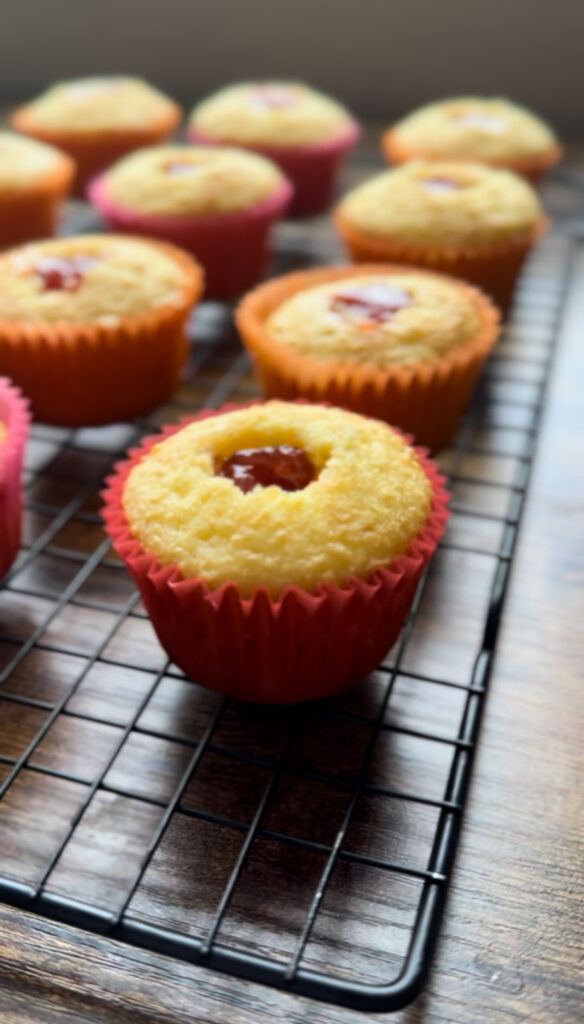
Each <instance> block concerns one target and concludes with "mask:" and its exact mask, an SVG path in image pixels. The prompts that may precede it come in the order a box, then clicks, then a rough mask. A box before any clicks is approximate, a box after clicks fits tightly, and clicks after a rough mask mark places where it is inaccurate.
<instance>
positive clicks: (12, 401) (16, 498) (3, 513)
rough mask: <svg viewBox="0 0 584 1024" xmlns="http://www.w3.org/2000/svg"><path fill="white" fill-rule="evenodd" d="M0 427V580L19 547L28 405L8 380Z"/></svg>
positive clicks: (0, 401)
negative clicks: (2, 432)
mask: <svg viewBox="0 0 584 1024" xmlns="http://www.w3.org/2000/svg"><path fill="white" fill-rule="evenodd" d="M0 423H2V424H3V425H4V426H5V427H6V431H7V435H6V437H5V438H4V440H3V441H0V580H1V579H2V578H3V577H4V576H5V575H6V573H7V572H8V570H9V568H10V566H11V565H12V562H13V561H14V558H15V557H16V554H17V552H18V549H19V547H20V527H21V518H22V497H21V475H22V459H23V455H24V447H25V444H26V439H27V437H28V427H29V423H30V413H29V407H28V401H27V400H26V399H25V398H24V397H23V396H22V393H21V392H20V391H19V390H18V388H15V387H14V386H13V385H12V384H11V382H10V381H9V380H8V378H7V377H0Z"/></svg>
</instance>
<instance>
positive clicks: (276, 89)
mask: <svg viewBox="0 0 584 1024" xmlns="http://www.w3.org/2000/svg"><path fill="white" fill-rule="evenodd" d="M296 102H297V100H296V96H295V95H294V93H293V92H292V90H291V89H286V88H285V87H284V86H281V85H258V86H256V87H255V89H254V90H253V92H252V94H251V96H250V103H251V104H252V106H254V107H264V108H265V109H267V110H279V109H283V108H285V107H293V106H294V105H295V104H296Z"/></svg>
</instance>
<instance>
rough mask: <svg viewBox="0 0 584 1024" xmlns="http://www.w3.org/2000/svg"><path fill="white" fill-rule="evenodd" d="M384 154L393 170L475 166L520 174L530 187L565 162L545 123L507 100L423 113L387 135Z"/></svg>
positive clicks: (453, 102)
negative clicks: (436, 164)
mask: <svg viewBox="0 0 584 1024" xmlns="http://www.w3.org/2000/svg"><path fill="white" fill-rule="evenodd" d="M383 149H384V152H385V154H386V156H387V159H388V160H389V161H390V163H392V164H402V163H405V162H406V161H407V160H417V159H425V160H473V161H476V162H477V163H485V164H491V165H492V166H494V167H503V168H506V169H507V170H511V171H516V172H517V173H518V174H521V175H523V177H525V178H528V179H529V180H530V181H532V182H538V181H539V180H540V178H542V177H543V175H544V174H545V173H546V171H548V170H550V168H552V167H554V166H555V165H556V164H557V163H558V162H559V160H561V157H562V148H561V146H560V145H559V143H558V140H557V138H556V136H555V135H554V133H553V131H552V130H551V128H550V127H549V126H548V125H547V124H546V123H545V121H542V120H541V119H540V118H539V117H536V116H535V114H532V113H531V112H530V111H529V110H526V109H525V108H524V107H520V106H518V105H517V104H515V103H510V102H509V100H504V99H481V98H479V97H476V96H468V97H461V98H457V99H448V100H441V101H440V102H438V103H430V104H429V105H428V106H425V107H421V108H420V109H419V110H416V111H414V112H413V113H412V114H409V115H408V117H405V118H403V120H401V121H398V122H397V124H395V125H393V127H392V128H389V129H388V130H387V131H386V133H385V134H384V136H383Z"/></svg>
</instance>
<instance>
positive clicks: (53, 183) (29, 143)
mask: <svg viewBox="0 0 584 1024" xmlns="http://www.w3.org/2000/svg"><path fill="white" fill-rule="evenodd" d="M74 173H75V167H74V164H73V161H72V160H70V159H69V157H68V156H65V154H64V153H60V152H59V150H58V149H54V148H53V147H52V146H45V145H44V144H43V143H42V142H35V141H34V140H33V139H25V138H23V137H22V136H21V135H14V134H13V133H12V132H0V249H6V248H8V247H9V246H11V245H19V244H20V243H21V242H29V241H31V240H32V239H33V238H43V237H45V236H47V235H53V234H54V233H55V228H56V224H57V217H58V214H59V206H60V204H61V202H62V200H63V199H64V198H65V196H66V195H67V193H68V192H69V189H70V187H71V182H72V180H73V175H74Z"/></svg>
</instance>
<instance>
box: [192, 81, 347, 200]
mask: <svg viewBox="0 0 584 1024" xmlns="http://www.w3.org/2000/svg"><path fill="white" fill-rule="evenodd" d="M359 134H360V128H359V125H358V123H357V122H356V121H355V120H354V118H352V117H351V115H350V114H349V112H348V111H347V110H345V108H344V107H342V106H341V104H339V103H337V102H336V101H335V100H333V99H331V98H329V97H328V96H325V95H324V94H323V93H320V92H317V91H316V90H314V89H311V88H310V87H309V86H307V85H302V84H301V83H299V82H281V81H269V82H250V83H243V84H238V85H230V86H228V87H227V88H225V89H221V90H220V91H219V92H217V93H215V94H214V95H213V96H210V97H209V98H208V99H205V100H203V101H202V102H201V103H199V104H198V106H196V107H195V109H194V110H193V112H192V114H191V117H190V120H189V126H188V137H189V139H190V140H191V141H192V142H199V143H206V144H208V145H233V146H243V147H245V148H246V149H252V150H254V151H255V152H256V153H261V154H263V155H264V156H267V157H269V158H270V159H271V160H274V161H275V162H276V163H277V164H279V166H280V167H281V168H282V170H283V171H284V173H285V174H286V175H287V177H288V178H290V180H291V182H292V183H293V185H294V198H293V200H292V203H291V205H290V211H289V212H290V213H291V214H293V215H296V216H305V215H309V214H314V213H320V212H322V211H323V210H325V209H326V208H327V206H329V204H330V203H331V201H332V198H333V192H334V187H335V183H336V180H337V175H338V172H339V169H340V166H341V163H342V161H343V159H344V158H345V157H346V156H347V154H348V153H349V151H350V150H351V149H352V148H353V146H354V145H355V143H356V141H357V139H358V138H359Z"/></svg>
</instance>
